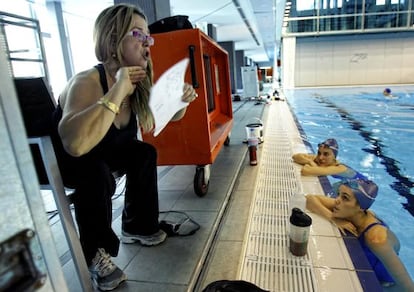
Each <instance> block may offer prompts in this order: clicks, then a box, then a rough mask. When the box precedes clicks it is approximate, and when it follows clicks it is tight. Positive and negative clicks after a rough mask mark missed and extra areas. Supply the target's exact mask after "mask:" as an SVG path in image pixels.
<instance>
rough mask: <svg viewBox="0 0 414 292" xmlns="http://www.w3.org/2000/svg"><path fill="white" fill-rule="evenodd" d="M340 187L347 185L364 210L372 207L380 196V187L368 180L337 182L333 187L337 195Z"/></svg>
mask: <svg viewBox="0 0 414 292" xmlns="http://www.w3.org/2000/svg"><path fill="white" fill-rule="evenodd" d="M340 185H345V186H347V187H350V188H351V189H352V192H353V193H354V195H355V198H356V200H357V201H358V204H359V206H360V207H361V208H362V209H363V210H366V209H368V208H369V207H371V205H372V204H373V203H374V201H375V198H376V197H377V194H378V186H377V185H376V184H375V183H374V182H373V181H371V180H368V179H366V180H365V179H348V180H343V181H340V182H337V183H335V184H334V185H333V189H334V190H335V193H336V194H338V191H339V186H340Z"/></svg>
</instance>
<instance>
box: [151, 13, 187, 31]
mask: <svg viewBox="0 0 414 292" xmlns="http://www.w3.org/2000/svg"><path fill="white" fill-rule="evenodd" d="M148 28H149V31H150V32H151V34H153V33H162V32H169V31H174V30H179V29H191V28H193V25H192V24H191V22H190V21H189V20H188V16H186V15H175V16H170V17H166V18H163V19H160V20H157V21H156V22H154V23H152V24H150V25H149V26H148Z"/></svg>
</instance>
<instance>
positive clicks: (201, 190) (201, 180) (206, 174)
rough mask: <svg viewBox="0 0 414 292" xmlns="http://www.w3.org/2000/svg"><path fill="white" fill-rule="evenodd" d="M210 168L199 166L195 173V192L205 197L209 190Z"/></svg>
mask: <svg viewBox="0 0 414 292" xmlns="http://www.w3.org/2000/svg"><path fill="white" fill-rule="evenodd" d="M209 170H210V168H209V166H208V165H207V166H197V168H196V173H195V175H194V192H195V193H196V195H197V196H199V197H204V196H205V195H206V194H207V192H208V185H209V183H210V171H209Z"/></svg>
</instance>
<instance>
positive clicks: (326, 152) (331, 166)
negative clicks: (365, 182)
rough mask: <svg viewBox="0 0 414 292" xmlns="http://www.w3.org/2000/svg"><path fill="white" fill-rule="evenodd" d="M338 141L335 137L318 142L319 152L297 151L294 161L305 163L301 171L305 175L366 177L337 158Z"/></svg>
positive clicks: (344, 177)
mask: <svg viewBox="0 0 414 292" xmlns="http://www.w3.org/2000/svg"><path fill="white" fill-rule="evenodd" d="M338 149H339V146H338V143H337V142H336V140H335V139H332V138H331V139H327V140H325V141H324V142H322V143H319V144H318V154H316V155H315V154H306V153H297V154H294V155H293V156H292V158H293V161H294V162H296V163H298V164H301V165H303V167H302V170H301V173H302V175H305V176H312V175H313V176H322V175H331V176H333V177H335V178H339V179H356V178H360V179H366V177H365V176H364V175H363V174H361V173H359V172H357V171H356V170H354V169H352V168H351V167H349V166H347V165H345V164H342V163H340V162H339V161H337V160H336V156H337V155H338Z"/></svg>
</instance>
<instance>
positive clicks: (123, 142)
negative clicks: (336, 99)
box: [52, 4, 197, 290]
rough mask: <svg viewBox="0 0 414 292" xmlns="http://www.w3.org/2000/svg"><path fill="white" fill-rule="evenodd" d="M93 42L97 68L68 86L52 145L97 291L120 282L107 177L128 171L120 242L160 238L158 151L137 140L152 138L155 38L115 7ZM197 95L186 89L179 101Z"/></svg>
mask: <svg viewBox="0 0 414 292" xmlns="http://www.w3.org/2000/svg"><path fill="white" fill-rule="evenodd" d="M94 41H95V54H96V57H97V59H98V60H99V61H100V62H101V64H99V65H97V66H95V67H94V68H91V69H89V70H87V71H84V72H81V73H79V74H77V75H76V76H74V77H73V78H72V79H71V80H70V81H69V82H68V84H67V86H66V88H65V89H64V91H63V92H62V94H61V95H60V97H59V102H58V106H57V109H56V111H55V113H54V117H53V121H54V132H53V133H52V139H53V141H54V146H55V151H56V154H57V157H58V161H59V167H60V170H61V172H62V176H63V179H64V182H65V185H66V186H69V187H72V188H74V189H75V195H74V206H75V214H76V220H77V223H78V227H79V232H80V241H81V244H82V248H83V252H84V255H85V258H86V262H87V264H88V266H89V271H90V273H91V277H92V279H93V282H94V284H95V285H96V286H97V287H98V288H99V289H100V290H112V289H115V288H116V287H118V285H119V284H120V283H121V282H123V281H124V280H125V279H126V275H125V274H124V273H123V271H122V270H120V269H119V268H118V267H117V266H116V265H115V264H114V263H113V262H112V261H111V256H116V255H117V254H118V250H119V239H118V237H117V235H116V234H115V232H114V231H113V229H112V227H111V223H112V201H111V197H112V195H113V194H114V192H115V189H116V185H115V180H114V177H113V176H112V172H114V171H121V172H124V173H126V191H125V205H124V210H123V213H122V237H121V240H122V242H124V243H134V242H138V243H140V244H142V245H145V246H151V245H157V244H160V243H162V242H163V241H164V240H165V238H166V234H165V232H164V231H162V230H161V229H160V227H159V224H158V212H159V208H158V186H157V168H156V166H157V154H156V150H155V149H154V147H153V146H151V145H149V144H147V143H144V142H142V141H139V140H137V133H138V134H139V133H140V130H143V131H144V132H150V131H151V130H152V129H153V126H154V120H153V116H152V113H151V110H150V108H149V105H148V100H149V93H150V88H151V85H152V67H151V60H150V46H152V45H153V44H154V39H153V38H152V37H151V36H149V31H148V24H147V19H146V16H145V15H144V13H143V11H142V10H141V9H140V8H138V7H136V6H131V5H127V4H119V5H115V6H111V7H109V8H107V9H105V10H103V11H102V12H101V13H100V15H99V16H98V18H97V19H96V22H95V27H94ZM196 96H197V95H196V93H195V91H194V89H193V88H192V87H191V86H189V85H187V84H186V85H184V90H183V96H182V100H183V101H185V102H191V101H193V100H194V99H195V98H196ZM184 113H185V109H183V110H181V111H179V112H177V113H176V115H175V116H174V118H173V119H174V120H177V119H180V118H181V117H183V115H184ZM138 136H140V135H138Z"/></svg>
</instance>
